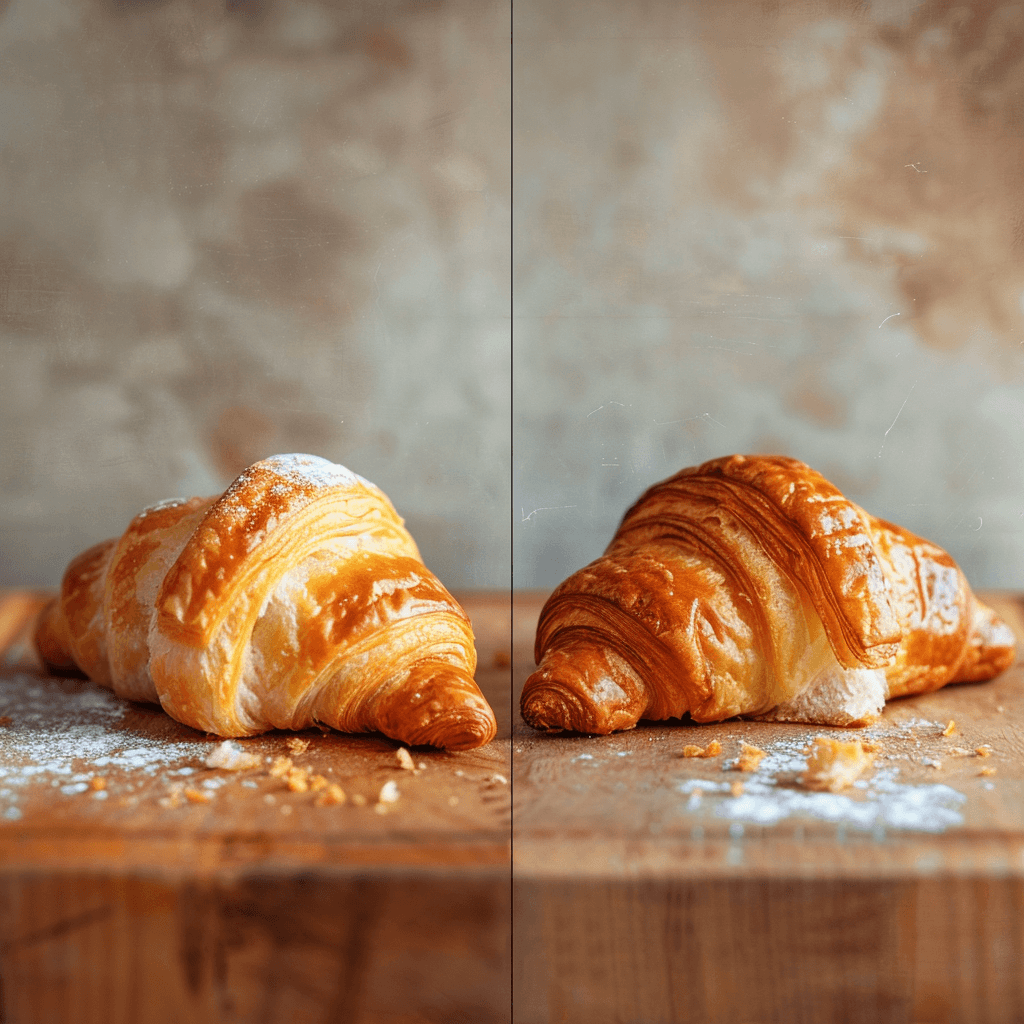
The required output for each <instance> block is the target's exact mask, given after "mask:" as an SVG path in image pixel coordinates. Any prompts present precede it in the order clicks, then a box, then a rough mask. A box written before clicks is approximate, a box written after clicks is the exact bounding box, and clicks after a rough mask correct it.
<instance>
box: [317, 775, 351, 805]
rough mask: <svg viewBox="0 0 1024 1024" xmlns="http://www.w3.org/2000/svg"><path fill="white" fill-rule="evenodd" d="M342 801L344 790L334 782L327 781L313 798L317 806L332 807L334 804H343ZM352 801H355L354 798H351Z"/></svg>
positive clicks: (343, 800)
mask: <svg viewBox="0 0 1024 1024" xmlns="http://www.w3.org/2000/svg"><path fill="white" fill-rule="evenodd" d="M318 778H319V776H318ZM344 802H345V790H343V789H342V788H341V786H339V785H338V784H337V783H336V782H329V783H328V784H327V787H326V788H325V789H324V790H323V791H322V792H321V793H319V794H318V795H317V798H316V800H315V803H316V806H317V807H333V806H335V805H336V804H343V803H344ZM352 802H353V803H355V802H356V801H355V798H353V800H352Z"/></svg>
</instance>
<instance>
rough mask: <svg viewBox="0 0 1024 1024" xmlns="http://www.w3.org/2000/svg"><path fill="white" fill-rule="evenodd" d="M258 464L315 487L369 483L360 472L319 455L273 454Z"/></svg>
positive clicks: (289, 478) (292, 480)
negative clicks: (354, 471)
mask: <svg viewBox="0 0 1024 1024" xmlns="http://www.w3.org/2000/svg"><path fill="white" fill-rule="evenodd" d="M257 465H258V466H261V467H262V468H264V469H269V470H272V471H273V472H274V473H276V474H277V475H278V476H282V477H284V478H285V479H286V480H288V481H290V482H294V483H302V484H311V485H312V486H314V487H351V486H352V485H353V484H357V483H358V484H363V485H364V486H365V485H367V484H368V481H366V480H364V479H363V478H362V477H361V476H359V474H358V473H353V472H352V470H350V469H346V468H345V467H344V466H339V465H338V464H337V463H335V462H329V461H328V460H327V459H322V458H320V456H319V455H302V454H298V453H292V454H289V455H272V456H271V457H270V458H269V459H264V460H263V461H262V462H259V463H257ZM243 475H244V474H243Z"/></svg>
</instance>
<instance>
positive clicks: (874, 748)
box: [807, 740, 882, 754]
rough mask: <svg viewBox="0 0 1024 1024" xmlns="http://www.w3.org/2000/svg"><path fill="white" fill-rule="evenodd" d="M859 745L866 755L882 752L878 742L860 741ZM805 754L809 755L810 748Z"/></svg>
mask: <svg viewBox="0 0 1024 1024" xmlns="http://www.w3.org/2000/svg"><path fill="white" fill-rule="evenodd" d="M860 745H861V748H862V749H863V750H864V752H865V753H866V754H879V753H881V751H882V744H881V742H880V741H879V740H861V741H860ZM807 752H808V753H810V748H808V751H807Z"/></svg>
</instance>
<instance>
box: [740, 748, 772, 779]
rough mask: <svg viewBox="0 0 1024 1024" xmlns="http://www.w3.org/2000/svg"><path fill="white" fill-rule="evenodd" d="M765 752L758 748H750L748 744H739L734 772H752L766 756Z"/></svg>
mask: <svg viewBox="0 0 1024 1024" xmlns="http://www.w3.org/2000/svg"><path fill="white" fill-rule="evenodd" d="M766 753H767V752H766V751H764V750H762V749H761V748H760V747H752V746H751V745H750V744H749V743H743V742H741V743H740V756H739V760H738V761H737V762H736V770H737V771H739V772H753V771H756V770H757V766H758V765H759V764H760V763H761V760H762V759H763V758H764V757H765V756H766Z"/></svg>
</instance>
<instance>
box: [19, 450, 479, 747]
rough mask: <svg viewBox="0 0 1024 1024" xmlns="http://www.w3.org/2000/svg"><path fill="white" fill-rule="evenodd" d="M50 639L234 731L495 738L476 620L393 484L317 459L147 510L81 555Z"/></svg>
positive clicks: (148, 694)
mask: <svg viewBox="0 0 1024 1024" xmlns="http://www.w3.org/2000/svg"><path fill="white" fill-rule="evenodd" d="M36 645H37V647H38V649H39V652H40V654H41V655H42V657H43V660H44V661H45V662H46V663H47V665H49V666H50V667H51V668H54V669H58V670H60V669H72V668H75V667H77V668H78V669H80V670H81V671H82V672H84V673H85V674H86V675H87V676H89V678H90V679H93V680H95V681H96V682H97V683H100V684H101V685H103V686H106V687H108V688H110V689H112V690H113V691H114V692H115V693H117V694H119V695H120V696H122V697H129V698H131V699H132V700H141V701H153V702H156V703H159V704H160V705H161V706H162V707H163V708H164V710H165V711H167V713H168V714H169V715H171V716H172V717H173V718H176V719H177V720H178V721H179V722H184V723H185V724H186V725H190V726H192V727H193V728H195V729H202V730H205V731H206V732H211V733H215V734H217V735H219V736H251V735H253V734H256V733H260V732H264V731H266V730H268V729H305V728H307V727H309V726H312V725H316V724H324V725H328V726H331V727H332V728H335V729H339V730H342V731H344V732H365V731H371V730H376V731H379V732H382V733H384V734H385V735H387V736H390V737H392V738H394V739H398V740H401V741H403V742H405V743H410V744H433V745H434V746H438V747H445V748H448V749H451V750H463V749H468V748H470V747H477V746H480V745H481V744H483V743H486V742H488V741H489V740H490V739H492V738H493V737H494V735H495V732H496V723H495V720H494V713H493V712H492V711H491V708H490V707H489V705H488V704H487V701H486V700H485V699H484V697H483V694H482V693H481V692H480V690H479V689H478V688H477V685H476V683H475V682H474V679H473V672H474V669H475V667H476V651H475V648H474V646H473V633H472V630H471V628H470V623H469V619H468V618H467V617H466V614H465V613H464V612H463V610H462V609H461V608H460V607H459V605H458V604H457V603H456V602H455V600H454V599H453V598H452V597H451V595H450V594H449V593H448V592H447V591H446V590H445V589H444V587H443V586H442V585H441V583H440V582H439V581H438V580H437V578H436V577H435V576H434V575H433V574H432V573H431V572H430V571H429V570H428V569H427V568H426V567H425V566H424V565H423V563H422V562H421V561H420V556H419V552H418V551H417V549H416V544H415V543H414V542H413V539H412V537H411V536H410V535H409V533H408V532H407V531H406V530H405V528H404V526H403V523H402V520H401V519H400V518H399V517H398V514H397V513H396V512H395V510H394V508H393V507H392V506H391V503H390V502H389V501H388V499H387V498H386V497H385V495H384V494H383V492H381V491H380V490H379V489H378V488H376V487H375V486H374V485H373V484H371V483H369V482H368V481H366V480H363V479H362V478H361V477H359V476H357V475H356V474H355V473H351V472H349V471H348V470H347V469H345V468H344V467H342V466H337V465H334V464H333V463H331V462H327V461H326V460H324V459H321V458H317V457H315V456H309V455H278V456H275V457H273V458H270V459H266V460H265V461H263V462H258V463H256V465H254V466H251V467H250V468H249V469H247V470H246V471H245V472H244V473H242V475H241V476H240V477H239V478H238V479H237V480H235V482H234V483H233V484H232V485H231V486H230V487H229V488H228V489H227V491H226V492H225V493H224V494H223V495H221V496H220V497H218V498H192V499H191V500H188V501H183V500H176V501H170V502H164V503H162V504H159V505H155V506H153V507H152V508H148V509H146V510H145V511H143V512H142V513H140V514H139V515H138V516H136V517H135V519H134V520H132V523H131V525H130V526H129V527H128V529H127V530H126V531H125V533H124V535H123V536H122V537H120V538H119V539H116V540H109V541H105V542H103V543H101V544H97V545H96V546H95V547H92V548H90V549H89V550H88V551H86V552H84V553H83V554H81V555H79V556H78V558H76V559H75V560H74V561H73V562H72V563H71V565H70V566H69V567H68V570H67V572H66V573H65V575H64V580H63V584H62V587H61V593H60V597H59V598H58V599H57V600H55V601H54V602H53V603H51V605H50V606H48V608H46V609H44V611H43V614H42V616H41V618H40V621H39V624H38V627H37V631H36Z"/></svg>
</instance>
